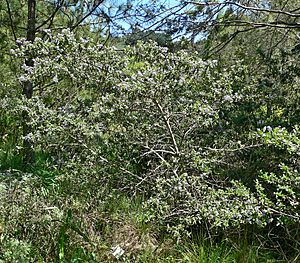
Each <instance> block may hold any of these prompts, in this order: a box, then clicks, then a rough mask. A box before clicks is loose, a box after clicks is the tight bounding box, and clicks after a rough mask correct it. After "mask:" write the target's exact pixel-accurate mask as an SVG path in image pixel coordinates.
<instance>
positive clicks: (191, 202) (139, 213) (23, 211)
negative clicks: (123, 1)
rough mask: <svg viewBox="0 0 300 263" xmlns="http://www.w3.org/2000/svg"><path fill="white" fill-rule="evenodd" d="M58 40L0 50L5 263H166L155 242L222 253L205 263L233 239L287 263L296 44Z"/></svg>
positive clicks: (42, 36)
mask: <svg viewBox="0 0 300 263" xmlns="http://www.w3.org/2000/svg"><path fill="white" fill-rule="evenodd" d="M75 2H76V1H75ZM79 2H80V1H79ZM2 4H3V6H4V1H0V6H2ZM49 5H50V4H49ZM291 5H292V6H293V4H292V3H291ZM50 6H51V5H50ZM71 6H72V5H71ZM93 6H96V4H94V5H92V7H93ZM217 6H218V7H220V6H222V4H220V3H219V4H218V5H217ZM14 7H15V6H14ZM54 7H55V5H54V6H51V8H52V9H51V8H50V7H49V8H50V9H51V10H53V8H54ZM62 7H63V4H62V5H58V6H57V8H58V9H57V12H58V10H60V9H59V8H62ZM75 7H76V5H75ZM80 7H81V5H77V8H79V9H80ZM275 7H276V6H274V7H273V6H271V7H270V8H275ZM276 8H277V7H276ZM71 10H72V9H71ZM80 10H82V13H80V14H79V16H78V17H79V18H78V19H79V20H80V17H81V18H82V17H84V13H83V12H84V11H86V10H85V9H84V8H83V9H80ZM95 10H97V9H96V8H95ZM95 10H94V11H95ZM201 10H202V9H201ZM201 10H198V12H200V11H201ZM276 10H277V9H276ZM276 10H275V11H276ZM0 11H1V10H0ZM202 11H203V10H202ZM231 11H232V13H230V14H229V15H228V16H229V17H231V16H233V15H236V14H235V13H234V10H231ZM255 11H257V10H255ZM258 11H259V10H258ZM273 11H274V10H273ZM195 12H196V11H195ZM264 12H265V11H264ZM282 12H285V13H286V12H287V11H285V9H284V10H282ZM295 12H296V11H295ZM273 13H274V12H273ZM285 13H283V14H281V15H284V16H286V14H285ZM188 15H189V16H190V15H191V14H190V13H188ZM195 15H196V14H195ZM11 17H12V16H10V18H11ZM245 17H246V18H247V14H243V16H242V18H243V19H244V18H245ZM63 18H64V15H63V14H61V13H60V16H59V17H57V19H58V20H57V21H56V20H55V21H56V22H57V23H61V24H64V19H63ZM227 18H228V17H227ZM1 19H3V21H6V23H7V24H6V25H5V26H3V27H2V28H0V34H4V33H3V32H4V31H5V30H4V28H5V27H6V26H7V25H9V23H12V22H13V21H10V20H9V17H6V16H3V17H1ZM53 19H54V17H53ZM218 19H219V18H218ZM220 19H221V18H220ZM230 19H231V18H230ZM251 19H254V18H253V17H251ZM259 19H264V16H263V15H262V16H260V17H259ZM251 21H252V20H251ZM255 21H256V22H257V21H259V20H255ZM295 21H296V20H295ZM21 22H22V21H16V25H15V26H16V28H17V25H18V24H17V23H21ZM281 22H282V21H281ZM288 22H290V20H288ZM257 23H258V22H257ZM295 23H296V22H295ZM75 24H76V23H75ZM67 27H69V29H59V30H51V29H46V30H41V31H40V32H38V31H36V32H34V34H35V35H34V40H33V39H28V37H26V38H18V39H17V40H16V42H15V43H14V44H13V41H12V40H10V38H9V36H10V35H9V34H6V36H7V38H3V41H2V42H0V46H1V47H2V49H3V50H5V53H4V54H3V55H2V56H1V57H0V60H1V62H2V65H1V66H0V69H1V75H0V79H1V83H0V96H1V97H0V123H1V126H0V138H2V140H1V143H0V212H1V213H0V262H105V261H108V262H110V261H113V260H118V259H120V260H121V259H122V260H123V259H124V260H128V262H129V260H132V262H148V261H147V260H158V259H159V257H160V256H161V255H163V256H162V258H160V259H161V260H162V262H171V261H172V260H174V261H175V260H176V257H177V258H178V257H180V256H179V255H178V253H179V252H178V253H177V255H174V257H171V256H170V257H168V255H167V256H165V254H164V253H168V251H167V252H166V251H164V250H167V248H166V247H168V246H170V244H169V245H168V244H167V242H168V241H165V239H164V238H165V236H172V239H173V241H172V242H173V244H175V243H176V242H177V244H182V242H184V240H185V238H187V237H188V236H190V235H192V236H194V235H195V233H197V234H198V233H201V238H203V239H204V241H203V243H205V242H209V244H210V246H211V247H213V246H215V250H214V251H216V252H215V253H218V251H219V250H220V251H221V253H220V254H219V256H217V257H216V258H215V259H214V260H215V261H213V257H212V256H213V255H214V253H213V252H212V251H210V250H209V252H207V255H208V256H207V261H209V260H212V261H211V262H218V261H217V260H221V258H222V257H223V254H226V255H229V254H230V255H231V253H232V251H231V250H230V251H229V252H227V250H226V249H223V248H222V246H220V245H219V243H220V242H219V241H220V240H222V242H225V241H224V240H226V242H232V243H233V244H236V243H235V241H236V240H235V239H237V240H238V241H237V242H246V243H247V244H250V245H254V246H257V251H259V250H260V249H261V250H264V249H266V250H268V251H273V252H274V251H275V252H276V253H275V256H274V257H277V258H281V259H284V260H286V261H288V260H294V261H295V262H296V260H297V258H298V256H299V251H300V250H299V249H300V247H299V222H300V170H299V148H300V128H299V125H300V123H299V116H298V115H299V86H300V85H299V84H300V79H299V76H300V75H299V72H300V71H299V52H298V50H297V37H296V36H295V35H292V36H289V37H288V38H287V39H288V40H286V43H287V44H288V45H287V47H285V46H284V45H283V43H282V40H280V41H278V39H280V34H281V33H280V32H281V31H280V30H281V29H280V30H279V31H274V32H272V34H273V35H271V33H270V32H267V33H264V34H265V35H264V37H266V38H268V39H269V38H270V39H271V40H272V41H274V43H275V42H276V44H274V45H272V47H269V46H268V45H266V44H265V43H264V39H263V36H261V35H260V32H258V33H254V32H251V33H249V34H247V35H245V36H244V38H239V37H235V38H234V39H231V42H230V43H229V42H228V43H227V40H226V41H225V42H226V45H224V47H225V46H227V47H228V49H227V50H226V49H221V50H219V53H218V54H217V55H213V54H212V53H209V51H210V50H211V48H212V47H213V46H214V45H217V46H218V45H219V43H223V44H224V43H225V42H224V35H226V36H228V34H229V33H232V31H231V28H230V27H224V28H222V29H220V28H219V29H218V30H219V31H218V30H216V28H213V30H212V31H211V33H210V35H209V37H208V38H207V39H202V40H201V41H199V43H197V44H195V45H193V44H190V46H188V47H185V48H182V42H180V43H179V42H177V43H176V42H172V41H171V39H170V38H169V37H170V34H169V33H168V34H166V35H163V34H159V33H158V34H157V35H155V34H154V35H152V36H153V37H149V39H146V35H145V36H144V35H143V34H144V33H143V32H141V31H138V33H139V35H142V36H144V38H145V39H142V40H143V41H138V38H139V35H134V34H131V35H129V36H128V37H127V38H126V37H120V38H119V39H118V38H117V37H116V38H114V39H113V42H106V43H105V45H103V44H99V41H97V40H96V39H95V37H94V38H93V31H92V30H90V31H89V29H88V27H87V26H84V27H83V30H82V31H80V30H78V32H73V28H72V26H67ZM264 28H265V26H264ZM288 30H290V28H289V29H288ZM86 31H89V35H91V37H87V36H84V37H83V32H86ZM150 32H151V33H152V34H153V32H152V31H150ZM196 33H198V32H195V34H196ZM289 33H290V31H287V32H286V34H287V35H288V34H289ZM145 34H146V33H145ZM4 35H5V34H4ZM164 37H166V40H164ZM285 37H286V35H285ZM101 39H102V38H101ZM124 39H125V41H124ZM222 39H223V40H222ZM271 40H270V41H271ZM164 41H165V42H166V43H164ZM247 41H250V42H251V41H252V42H253V43H254V44H253V45H251V44H249V45H248V46H245V43H246V42H247ZM116 42H117V44H112V43H116ZM124 42H125V43H124ZM128 43H129V44H131V45H130V46H128V45H127V44H128ZM272 43H273V42H272ZM224 47H223V48H224ZM29 62H30V63H29ZM24 87H25V88H26V87H30V89H31V94H30V96H27V95H28V94H26V92H25V93H24ZM24 142H25V143H24ZM28 153H30V156H31V157H32V159H31V160H30V162H29V159H26V156H27V155H28ZM24 156H25V158H24ZM242 237H243V238H242ZM214 242H216V243H214ZM218 242H219V243H218ZM258 243H259V244H258ZM215 244H217V245H215ZM191 249H194V248H191ZM196 249H200V248H196ZM201 249H202V250H201V251H202V252H201V253H200V256H201V257H202V258H201V260H202V261H203V262H204V261H205V259H204V257H205V256H206V252H205V251H204V250H203V247H201ZM111 250H112V252H111ZM241 250H242V251H244V252H245V251H246V250H243V249H241ZM140 251H146V252H145V253H149V255H152V254H155V255H156V254H157V255H158V256H157V258H156V259H155V258H151V257H149V258H147V257H148V256H146V255H147V254H144V256H145V259H143V258H142V256H141V255H140V254H139V253H140ZM250 252H251V249H250ZM250 252H249V257H248V258H244V257H241V258H240V259H237V258H235V259H232V261H230V260H231V259H229V258H228V260H229V261H228V262H247V261H246V260H249V262H250V258H251V257H250ZM180 253H184V255H185V256H183V257H182V258H181V259H182V262H194V261H195V262H197V260H198V261H199V260H200V256H199V258H198V259H191V258H192V257H191V258H190V259H188V258H189V256H190V254H191V253H192V252H190V251H185V252H180ZM180 253H179V254H180ZM196 253H197V252H196ZM245 253H246V252H245ZM251 253H252V252H251ZM259 253H260V251H259ZM192 254H193V253H192ZM236 257H238V256H236ZM208 258H209V259H208ZM225 258H226V257H225ZM163 260H166V261H163ZM168 260H169V261H168ZM188 260H190V261H188ZM193 260H194V261H193ZM226 260H227V259H226ZM238 260H240V261H238ZM243 260H244V261H243ZM254 260H255V259H254ZM257 260H258V259H257ZM202 261H201V262H202ZM205 262H206V261H205ZM224 262H225V259H224ZM226 262H227V261H226ZM253 262H254V261H253Z"/></svg>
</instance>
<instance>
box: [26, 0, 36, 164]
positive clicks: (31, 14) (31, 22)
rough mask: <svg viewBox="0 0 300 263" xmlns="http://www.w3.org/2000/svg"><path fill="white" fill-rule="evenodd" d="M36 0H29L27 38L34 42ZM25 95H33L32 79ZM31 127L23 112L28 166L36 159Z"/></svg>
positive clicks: (28, 82)
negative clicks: (31, 138)
mask: <svg viewBox="0 0 300 263" xmlns="http://www.w3.org/2000/svg"><path fill="white" fill-rule="evenodd" d="M35 13H36V0H28V20H27V35H26V40H27V41H30V42H34V39H35V34H36V28H35V24H36V21H35V19H36V14H35ZM28 56H29V57H28V58H27V59H26V60H25V64H26V66H28V67H33V65H34V62H33V58H32V57H30V54H28ZM23 95H24V97H25V98H26V99H28V100H29V99H31V98H32V95H33V84H32V82H31V81H26V82H24V84H23ZM30 133H31V127H30V124H29V116H28V113H27V112H23V136H24V139H23V149H24V153H23V164H24V166H28V165H30V164H32V162H33V160H34V152H33V149H32V142H31V140H30Z"/></svg>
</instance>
